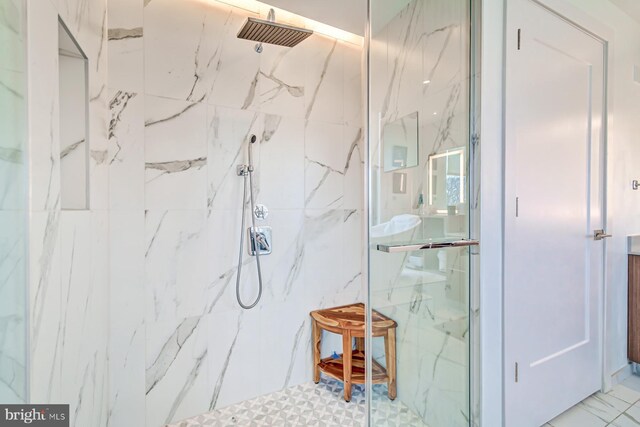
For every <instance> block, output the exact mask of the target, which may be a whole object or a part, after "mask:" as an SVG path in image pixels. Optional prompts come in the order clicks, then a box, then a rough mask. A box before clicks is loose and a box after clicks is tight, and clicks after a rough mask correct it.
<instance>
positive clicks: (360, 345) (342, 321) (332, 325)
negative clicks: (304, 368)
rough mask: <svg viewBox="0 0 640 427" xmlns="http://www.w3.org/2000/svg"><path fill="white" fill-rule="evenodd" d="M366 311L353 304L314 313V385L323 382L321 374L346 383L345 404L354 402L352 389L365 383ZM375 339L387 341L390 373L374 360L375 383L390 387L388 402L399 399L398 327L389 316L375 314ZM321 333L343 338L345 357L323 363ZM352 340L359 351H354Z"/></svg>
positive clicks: (362, 305) (373, 314)
mask: <svg viewBox="0 0 640 427" xmlns="http://www.w3.org/2000/svg"><path fill="white" fill-rule="evenodd" d="M364 310H365V308H364V304H351V305H344V306H342V307H334V308H328V309H325V310H316V311H312V312H311V318H312V319H313V320H312V325H313V337H312V339H313V381H314V382H315V383H316V384H318V383H319V382H320V372H321V371H322V372H324V373H325V374H326V375H328V376H330V377H333V378H335V379H337V380H339V381H342V382H344V400H346V401H347V402H349V401H350V400H351V385H352V384H364V383H365V360H366V359H365V354H364V336H365V333H366V332H365V311H364ZM372 317H373V322H372V323H373V324H372V325H371V330H372V333H373V334H372V335H373V336H374V337H384V355H385V359H386V365H387V369H385V368H384V367H382V365H380V364H379V363H378V362H376V361H375V360H373V359H372V362H373V366H372V373H373V383H374V384H378V383H384V382H386V383H387V385H388V390H389V391H388V393H389V399H391V400H394V399H395V398H396V327H397V326H398V324H397V323H396V322H395V321H393V320H392V319H389V318H388V317H386V316H383V315H382V314H380V313H378V312H377V311H375V310H374V311H373V312H372ZM322 330H325V331H329V332H333V333H334V334H340V335H342V353H343V354H341V355H340V357H339V358H337V359H334V358H333V357H327V358H325V359H320V349H321V342H322ZM353 338H355V340H356V349H355V350H353Z"/></svg>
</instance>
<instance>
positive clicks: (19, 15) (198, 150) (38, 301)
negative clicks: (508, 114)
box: [0, 0, 469, 427]
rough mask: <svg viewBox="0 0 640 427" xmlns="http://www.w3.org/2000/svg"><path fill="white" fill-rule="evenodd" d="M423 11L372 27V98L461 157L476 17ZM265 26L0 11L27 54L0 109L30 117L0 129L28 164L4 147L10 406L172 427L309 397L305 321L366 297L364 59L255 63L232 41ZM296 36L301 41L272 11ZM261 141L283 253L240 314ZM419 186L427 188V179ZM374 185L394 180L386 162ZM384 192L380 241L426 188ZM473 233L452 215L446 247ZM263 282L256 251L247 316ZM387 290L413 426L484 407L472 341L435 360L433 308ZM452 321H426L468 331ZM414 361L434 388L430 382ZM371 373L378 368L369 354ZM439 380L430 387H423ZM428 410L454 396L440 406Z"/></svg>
mask: <svg viewBox="0 0 640 427" xmlns="http://www.w3.org/2000/svg"><path fill="white" fill-rule="evenodd" d="M230 3H233V4H230ZM423 3H424V2H422V1H420V0H414V1H412V2H404V3H403V5H402V7H399V8H398V10H395V11H393V15H390V16H389V17H388V19H386V20H385V21H384V22H383V23H382V24H380V26H379V27H378V28H375V29H374V30H375V34H374V36H375V37H377V38H375V37H374V38H373V39H372V40H373V44H372V46H371V49H372V50H371V52H373V54H375V55H379V57H378V61H377V62H376V61H373V62H372V63H371V64H370V66H371V67H379V68H377V72H380V74H378V75H377V76H378V77H379V76H382V75H384V78H382V77H381V78H380V80H379V81H378V84H379V85H378V86H377V87H375V88H371V89H372V90H371V93H370V96H371V97H372V98H371V101H372V105H373V107H372V108H379V107H380V105H381V104H384V105H385V106H386V107H387V108H388V110H387V111H386V112H385V114H382V115H381V119H382V121H386V122H389V121H392V120H394V119H397V118H399V117H401V116H402V115H404V113H409V112H410V110H411V111H414V110H416V111H419V114H420V115H421V121H420V123H421V130H420V133H421V135H422V136H421V138H422V142H421V145H420V150H421V151H420V153H421V155H422V154H425V153H426V154H428V153H436V152H438V151H439V150H441V149H443V148H445V149H449V148H455V147H457V146H461V145H465V144H466V143H467V141H466V140H465V138H466V136H467V135H468V114H467V113H468V111H467V103H466V102H467V98H468V96H469V93H468V91H469V88H468V87H467V86H466V81H467V80H466V79H468V77H469V76H468V74H466V71H467V70H466V68H465V67H466V66H468V63H467V62H465V61H466V58H465V54H467V53H468V52H467V49H468V45H467V44H466V39H465V37H468V36H469V34H467V33H466V32H465V31H464V28H465V23H466V22H467V20H468V16H467V15H466V13H467V12H466V7H467V5H466V2H456V5H453V6H452V5H451V4H452V2H448V1H444V0H442V1H440V0H439V1H432V2H431V3H433V4H432V5H431V7H432V8H433V9H432V10H433V11H435V12H434V15H433V16H434V17H433V18H429V17H428V14H427V13H426V10H425V9H424V8H422V6H420V5H422V4H423ZM269 8H270V7H269V6H267V5H265V4H262V3H258V2H253V1H228V2H227V1H225V0H179V1H178V0H135V1H133V0H108V1H107V0H37V1H34V0H29V1H26V0H7V1H6V2H4V3H3V4H2V5H0V31H1V32H0V42H2V43H3V44H4V45H3V49H4V46H13V47H14V48H15V51H14V52H12V54H13V55H14V57H13V64H14V65H13V66H12V67H6V66H5V65H4V62H3V63H0V77H1V78H2V79H1V80H0V83H2V84H0V95H2V98H0V99H1V102H2V104H0V106H1V107H2V108H3V109H4V108H5V107H6V108H7V109H10V110H11V111H12V112H14V113H15V114H16V115H15V117H13V118H12V119H11V120H9V119H7V116H6V115H5V119H4V120H3V119H2V118H0V134H6V133H11V134H13V135H15V136H16V137H15V138H14V141H15V143H16V145H15V146H9V147H7V146H5V145H4V142H3V141H0V177H4V176H5V175H6V176H8V179H7V180H6V182H10V183H11V184H12V185H11V186H8V187H6V189H5V188H4V187H2V183H0V217H2V218H3V219H2V222H3V223H4V222H5V218H10V219H9V220H10V221H11V223H12V224H16V226H15V227H10V228H8V227H0V297H1V299H0V307H2V308H1V313H0V314H1V316H0V396H2V399H4V396H9V395H10V396H11V399H13V401H15V402H25V401H30V402H34V403H35V402H46V403H53V402H60V403H69V404H70V405H71V417H72V425H76V426H116V427H120V426H137V427H139V426H149V427H152V426H153V427H156V426H161V425H165V424H167V423H171V422H176V421H178V420H182V419H184V418H187V417H191V416H194V415H197V414H202V413H206V412H209V411H212V410H216V409H220V408H225V407H228V406H229V405H232V404H235V403H238V402H243V401H246V400H248V399H253V398H256V397H259V396H263V395H267V394H269V393H273V392H279V391H282V390H284V389H288V388H290V387H294V386H301V387H302V388H303V389H305V390H308V389H309V384H308V383H309V382H310V381H311V372H312V352H311V325H310V318H309V312H310V311H312V310H317V309H320V308H327V307H333V306H339V305H345V304H351V303H356V302H365V301H367V300H368V296H369V295H368V294H369V291H370V289H368V285H369V283H368V281H367V280H366V279H367V268H368V266H367V258H368V255H369V252H370V249H371V248H367V243H366V242H367V239H366V233H367V229H366V224H367V221H366V220H367V209H366V208H365V193H366V191H367V187H366V180H365V176H366V171H365V165H366V162H367V160H368V159H367V158H366V156H367V152H366V150H365V145H366V144H365V136H366V135H367V126H366V119H367V111H366V105H367V104H366V103H365V99H366V92H367V87H366V71H367V69H366V62H365V53H366V49H365V48H366V46H365V45H364V38H363V37H362V36H358V35H353V34H349V35H347V36H345V35H344V32H334V33H331V35H326V34H323V33H322V32H317V33H316V34H314V35H313V36H311V37H310V38H309V39H307V40H305V41H304V42H303V43H301V44H299V45H298V46H296V47H294V48H286V47H278V46H273V45H265V46H264V50H263V51H262V52H261V53H257V52H256V49H255V43H254V42H250V41H247V40H241V39H238V38H237V37H236V35H237V33H238V30H239V29H240V28H241V27H242V25H243V23H244V22H245V20H246V19H247V17H260V18H263V19H266V17H267V14H268V12H269ZM280 19H282V20H286V21H287V22H289V23H292V24H297V25H300V26H304V25H305V19H304V18H302V17H299V16H296V15H293V14H292V13H289V12H286V11H283V10H280V9H276V20H280ZM430 19H431V20H430ZM59 20H60V21H61V22H62V23H63V24H64V26H65V27H66V29H67V30H68V32H69V34H70V35H71V37H72V38H74V39H75V41H76V42H77V44H78V45H79V47H80V48H81V49H82V51H83V52H84V54H85V55H86V79H87V86H86V90H87V98H88V107H87V111H86V117H87V127H86V129H87V135H86V136H87V140H88V142H89V143H88V145H87V142H86V141H85V142H82V141H80V142H78V144H77V145H74V149H76V148H75V147H79V148H78V150H85V149H86V150H85V151H86V164H85V166H86V171H84V170H80V169H76V167H75V166H73V165H71V166H69V164H70V162H66V163H65V162H64V160H61V155H60V153H61V152H63V151H64V150H65V149H68V147H69V145H68V144H69V143H70V142H69V141H65V140H61V137H60V128H61V126H62V125H61V123H62V119H61V115H64V114H65V113H64V112H61V111H60V110H61V108H60V105H61V104H60V99H61V96H62V95H61V93H60V84H59V78H60V75H59V74H58V72H57V70H58V69H59V51H58V35H59V31H60V30H59V28H60V24H59ZM16 22H17V24H15V23H16ZM9 24H11V25H9ZM364 24H365V23H364V22H363V26H364ZM425 37H426V38H425ZM421 40H423V41H421ZM407 43H408V45H412V46H413V48H409V49H407V48H406V47H407V46H408V45H407ZM414 43H415V45H414ZM420 43H423V45H421V44H420ZM416 46H420V47H425V49H426V50H425V52H426V54H425V55H424V57H423V56H420V55H416V54H415V53H416V50H414V48H415V47H416ZM376 49H379V50H376ZM4 51H5V50H3V54H4ZM7 52H8V50H7ZM429 61H433V62H429ZM423 62H424V63H423ZM5 68H7V69H5ZM27 70H28V73H27V72H26V71H27ZM52 70H55V72H53V71H52ZM394 70H396V71H397V72H394ZM414 71H415V73H414V74H415V75H414V74H412V73H413V72H414ZM425 71H426V72H429V73H430V74H429V76H428V77H429V78H430V79H431V80H432V81H433V85H432V87H431V88H430V89H429V90H430V91H429V92H428V94H429V96H431V94H433V97H430V98H429V100H428V102H425V101H424V96H426V95H425V92H420V91H422V90H424V89H423V84H424V80H425V78H426V77H424V72H425ZM416 79H418V80H419V82H418V80H416ZM416 82H418V83H419V85H418V88H419V90H417V91H416V87H415V85H414V83H416ZM7 88H8V89H7ZM2 91H5V92H2ZM416 95H422V97H421V96H416ZM3 111H4V110H3ZM387 113H388V114H387ZM370 131H372V129H370ZM251 135H256V136H257V144H256V147H255V148H254V163H255V165H256V172H255V178H256V181H255V191H256V195H257V201H258V203H261V204H264V205H266V206H267V207H268V209H269V215H268V217H267V218H266V220H265V221H264V222H263V224H264V225H268V226H270V227H272V229H273V253H272V254H271V255H269V256H265V257H263V258H262V257H261V262H262V269H263V276H264V285H265V287H264V294H263V296H262V300H261V302H260V304H259V305H258V306H257V308H255V309H253V310H243V309H241V308H240V307H239V306H238V304H237V302H236V295H235V278H236V271H237V256H238V246H239V232H240V221H241V212H242V190H243V187H242V185H243V181H242V178H241V177H239V176H237V173H236V166H237V165H239V164H241V163H245V162H246V161H247V159H246V153H247V145H248V140H249V137H250V136H251ZM434 141H435V143H434ZM73 143H74V144H75V142H73ZM376 149H377V148H376V147H375V146H373V147H372V150H373V152H375V150H376ZM78 152H80V151H78ZM426 154H425V155H426ZM425 160H426V157H425ZM74 164H75V163H74ZM425 167H426V165H425V164H424V162H421V163H420V165H419V167H418V168H415V169H414V170H412V172H411V173H413V174H414V175H415V176H414V177H413V178H415V181H416V182H417V180H419V178H418V177H419V176H420V174H424V168H425ZM372 168H373V170H374V172H373V173H374V174H375V173H379V172H380V164H376V163H375V161H373V164H372ZM69 177H72V178H71V179H70V178H69ZM391 178H392V175H384V176H383V178H382V179H381V181H380V182H379V183H378V184H380V185H381V187H380V188H378V187H376V191H381V192H386V193H385V194H387V193H389V194H391V193H393V194H394V195H393V198H392V199H388V200H387V202H388V204H387V205H385V206H383V207H382V208H381V209H378V208H380V207H381V206H382V205H378V206H377V207H376V208H374V209H373V211H375V212H374V216H375V218H374V220H375V221H374V222H375V223H374V224H372V225H375V224H377V223H378V222H381V221H387V220H389V219H390V218H391V217H393V216H394V215H397V214H402V213H404V212H407V211H413V210H416V209H417V202H418V195H419V193H420V192H421V191H422V190H421V189H418V188H414V187H411V188H409V189H408V192H405V193H402V194H401V195H400V194H395V193H394V192H393V190H392V187H393V183H392V182H391V181H389V179H391ZM81 183H82V184H84V185H86V192H85V196H86V206H83V205H82V203H80V204H79V205H74V206H68V205H66V204H65V203H64V200H63V199H64V197H61V194H63V193H64V192H65V189H63V188H61V187H62V186H72V185H80V184H81ZM78 194H79V193H78ZM378 202H380V199H376V197H375V196H374V195H372V197H371V201H370V203H378ZM467 206H468V205H467ZM85 207H86V208H85ZM372 218H373V217H372ZM442 219H443V218H439V219H431V220H429V219H425V220H424V222H423V225H422V226H421V227H420V230H421V232H422V233H425V234H428V233H432V232H435V233H436V234H437V232H439V231H438V230H440V229H439V228H438V227H441V225H440V222H438V221H440V220H442ZM466 220H467V219H466V218H458V219H455V218H447V219H446V221H450V222H451V223H450V224H448V225H447V227H448V231H449V232H451V233H454V234H455V233H459V234H461V235H462V234H465V233H467V232H468V228H467V223H466V222H465V221H466ZM456 221H457V222H456ZM434 230H436V231H434ZM414 237H415V236H414ZM381 256H382V258H379V257H381ZM394 259H395V260H397V259H398V258H394ZM372 260H373V261H375V262H378V261H379V262H378V267H381V268H382V267H384V266H385V265H386V266H390V267H389V269H386V272H384V274H387V276H384V275H383V276H380V277H385V278H388V279H389V280H390V281H391V282H393V280H395V279H397V277H395V279H394V277H388V275H389V274H392V275H393V274H395V273H396V271H395V270H393V269H396V267H398V268H401V267H400V264H402V265H404V262H405V260H403V261H401V262H400V264H398V266H393V265H392V264H393V263H391V264H385V263H386V262H387V261H386V260H385V259H384V255H382V254H380V253H377V254H374V255H373V257H372ZM394 262H395V261H394ZM425 262H426V263H427V264H430V263H431V264H433V262H434V259H432V258H426V259H425ZM468 262H469V259H468V257H467V256H466V253H465V254H463V255H462V257H460V258H453V257H450V258H449V261H448V264H447V265H446V266H445V268H444V270H446V271H448V273H447V272H445V273H444V274H443V275H442V276H438V280H440V282H439V283H440V284H442V285H443V286H444V281H446V282H447V289H446V292H445V291H442V295H441V296H443V298H444V297H445V296H446V298H450V299H452V300H455V301H457V302H458V303H460V304H463V303H465V302H468V301H467V298H469V295H468V294H467V293H466V288H465V287H466V286H467V282H465V280H466V276H464V273H466V272H467V271H466V270H465V269H466V264H468ZM445 264H446V263H445ZM382 270H385V268H382ZM392 270H393V272H391V271H392ZM372 271H373V270H372ZM376 271H378V270H376ZM463 276H464V277H463ZM3 283H15V284H16V286H2V285H3ZM257 285H258V284H257V277H256V274H255V259H254V258H252V257H249V256H247V255H246V253H245V256H244V261H243V276H242V281H241V287H242V292H243V294H244V295H245V296H246V297H247V298H249V299H250V298H251V297H252V296H254V295H255V291H256V289H257ZM24 288H26V289H28V291H27V292H24ZM374 290H375V289H374ZM378 290H380V289H378ZM382 293H384V292H382ZM392 293H393V292H389V294H388V295H387V296H386V297H381V298H379V297H380V295H377V294H376V295H374V294H373V293H372V294H371V298H372V300H371V301H372V303H373V307H374V308H376V309H379V310H380V311H381V312H384V313H385V314H387V315H390V316H392V317H394V318H396V319H397V320H398V322H399V323H400V328H401V329H399V331H400V332H399V341H398V347H399V352H398V357H399V362H398V363H399V400H401V401H402V402H403V404H406V405H407V407H408V408H409V410H410V411H412V416H414V414H417V417H419V418H421V419H422V421H425V422H428V423H429V422H431V421H430V420H432V419H435V420H436V422H439V420H442V419H446V417H445V416H444V415H443V416H442V417H444V418H438V410H439V409H442V410H444V411H457V409H458V407H460V406H464V404H465V402H466V403H467V406H468V402H467V400H465V399H467V398H468V397H467V396H468V389H467V388H464V385H462V386H460V387H458V386H459V385H460V384H463V383H464V381H465V379H467V380H468V377H467V375H468V370H467V369H468V367H469V361H468V360H467V359H466V358H465V357H464V351H465V349H466V348H467V347H466V346H467V341H465V340H466V339H467V337H468V335H465V334H466V333H467V332H468V331H464V327H462V329H461V331H458V332H460V333H458V335H456V333H454V332H455V331H453V329H451V328H450V329H446V330H444V332H443V331H440V332H436V333H435V335H437V336H436V337H435V338H434V337H430V338H429V339H431V338H433V339H434V340H435V341H437V343H438V348H437V349H436V350H435V352H434V350H433V349H432V348H430V347H429V346H428V345H427V344H428V343H427V341H424V340H423V341H421V342H420V343H418V344H416V343H415V342H414V341H412V339H411V337H412V336H415V334H419V333H420V329H419V328H417V329H416V328H414V326H415V324H416V323H417V322H420V321H422V320H424V318H426V317H428V316H429V313H428V310H429V309H430V308H432V307H433V304H432V303H429V304H431V305H426V303H425V305H422V306H420V303H421V301H417V300H416V296H415V293H414V295H413V296H411V297H410V299H411V298H412V305H411V307H410V309H409V308H408V307H409V305H407V304H405V303H406V302H407V301H404V300H402V301H400V302H399V300H398V299H394V298H395V296H397V294H395V295H394V296H392ZM445 293H446V295H445ZM385 298H386V299H385ZM403 298H404V297H403ZM401 299H402V298H401ZM416 304H418V307H417V308H416ZM445 317H446V316H445ZM445 317H438V318H437V319H432V320H433V321H434V322H433V323H438V325H440V324H444V323H446V321H447V320H451V319H453V317H452V318H445ZM456 319H462V320H465V318H463V317H460V316H458V317H456ZM466 320H468V318H466ZM430 325H431V324H430ZM454 329H455V328H454ZM452 331H453V332H452ZM432 332H433V331H432ZM452 336H453V338H452ZM334 338H335V337H334ZM430 342H431V341H430ZM414 344H415V345H414ZM341 345H342V344H341V340H340V339H339V337H338V338H337V339H331V338H330V337H328V338H327V339H325V340H323V354H324V355H330V354H332V353H333V352H334V351H335V352H337V353H341ZM416 345H417V347H416ZM426 347H429V348H426ZM416 349H417V350H416ZM416 352H420V353H421V354H422V356H423V357H424V358H426V360H428V363H427V362H425V365H424V366H426V365H427V364H428V365H430V366H431V367H433V368H434V369H431V368H427V367H424V366H423V369H421V370H419V372H417V375H416V372H415V371H413V370H412V368H411V367H412V366H414V363H415V360H414V359H415V357H417V356H416ZM443 353H444V355H445V357H443V358H440V356H441V355H442V354H443ZM374 357H376V358H377V359H380V358H381V356H380V349H379V348H378V347H377V344H376V345H375V346H374ZM423 362H424V360H423ZM436 365H439V368H438V369H437V370H436V369H435V366H436ZM439 375H445V376H446V377H447V378H448V379H450V378H451V377H455V378H456V382H455V386H456V387H457V388H456V389H455V390H454V391H451V390H445V389H446V388H447V387H448V386H449V383H448V382H447V381H448V380H443V381H441V379H442V378H437V377H438V376H439ZM428 376H432V377H433V378H435V379H434V380H433V381H422V379H423V378H426V377H428ZM430 390H435V391H433V393H438V392H441V391H442V390H445V391H446V392H447V393H449V394H448V395H447V396H446V399H444V400H443V401H436V400H434V399H433V398H431V400H429V401H428V398H429V393H430ZM361 391H362V390H360V392H361ZM381 395H382V394H381ZM362 399H364V398H362ZM434 402H435V403H434ZM442 402H444V403H442ZM434 414H435V418H434ZM456 415H458V414H457V413H456ZM463 416H465V417H469V414H468V412H467V413H463ZM430 417H431V418H430ZM458 421H459V420H456V422H458ZM363 422H364V418H363ZM430 425H431V424H430ZM433 425H438V424H437V423H436V424H433ZM455 425H458V424H455Z"/></svg>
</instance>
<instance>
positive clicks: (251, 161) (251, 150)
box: [249, 135, 258, 172]
mask: <svg viewBox="0 0 640 427" xmlns="http://www.w3.org/2000/svg"><path fill="white" fill-rule="evenodd" d="M257 140H258V138H257V137H256V136H255V135H251V136H250V137H249V171H250V172H253V148H252V146H253V144H255V143H256V141H257Z"/></svg>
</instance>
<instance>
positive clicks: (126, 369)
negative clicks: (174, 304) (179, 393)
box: [107, 210, 146, 427]
mask: <svg viewBox="0 0 640 427" xmlns="http://www.w3.org/2000/svg"><path fill="white" fill-rule="evenodd" d="M109 224H110V230H109V235H110V263H111V266H110V271H111V277H110V280H111V286H110V287H109V291H110V292H109V307H110V313H111V315H110V324H109V340H110V346H109V379H110V381H109V419H108V422H107V425H108V426H114V427H116V426H122V425H135V426H144V425H145V413H144V407H145V398H144V397H145V392H146V389H145V367H146V360H145V347H146V342H145V340H146V334H145V319H144V316H145V313H144V310H142V309H141V308H142V307H144V304H145V295H146V294H145V287H144V283H145V282H144V277H145V270H144V260H145V258H144V254H145V236H144V229H145V217H144V212H143V211H142V210H139V211H112V212H110V213H109Z"/></svg>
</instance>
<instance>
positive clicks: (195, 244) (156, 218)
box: [145, 210, 208, 323]
mask: <svg viewBox="0 0 640 427" xmlns="http://www.w3.org/2000/svg"><path fill="white" fill-rule="evenodd" d="M206 248H207V240H206V211H204V210H170V211H167V210H148V211H146V214H145V287H146V298H145V312H146V315H145V319H146V321H147V322H150V323H153V322H159V321H176V319H181V318H185V317H192V316H198V315H201V314H202V313H204V311H205V307H206V298H205V297H206V290H207V265H208V262H207V256H206V254H207V250H206Z"/></svg>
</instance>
